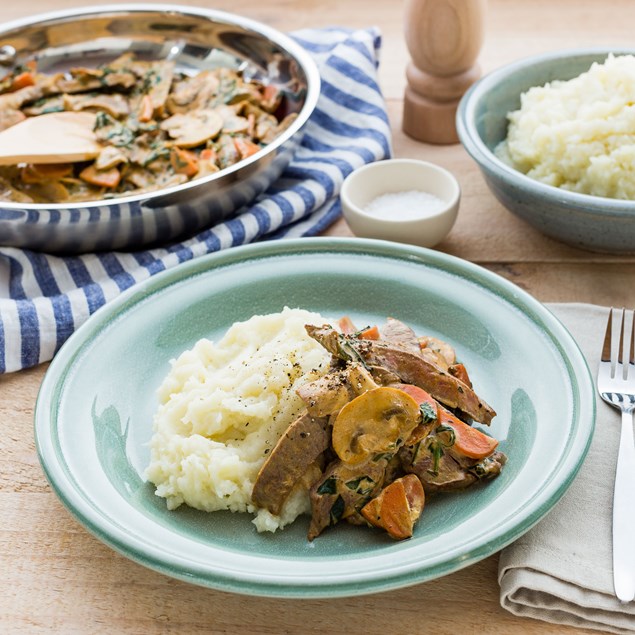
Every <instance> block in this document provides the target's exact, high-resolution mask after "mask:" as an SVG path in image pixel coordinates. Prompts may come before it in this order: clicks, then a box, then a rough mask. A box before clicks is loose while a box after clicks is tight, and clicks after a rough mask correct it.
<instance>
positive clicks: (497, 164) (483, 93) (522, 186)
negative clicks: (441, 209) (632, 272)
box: [457, 49, 635, 254]
mask: <svg viewBox="0 0 635 635" xmlns="http://www.w3.org/2000/svg"><path fill="white" fill-rule="evenodd" d="M609 53H613V54H615V55H624V54H634V53H635V49H633V50H610V49H593V50H572V51H560V52H555V53H548V54H545V55H538V56H534V57H530V58H526V59H523V60H520V61H518V62H515V63H513V64H510V65H508V66H504V67H503V68H500V69H498V70H496V71H494V72H492V73H490V74H489V75H486V76H485V77H483V78H482V79H481V80H479V81H478V82H477V83H476V84H474V85H473V86H472V87H471V88H470V89H469V90H468V91H467V92H466V93H465V95H464V96H463V99H462V100H461V103H460V104H459V108H458V111H457V131H458V135H459V139H460V140H461V143H462V144H463V146H464V147H465V149H466V150H467V152H468V153H469V154H470V156H471V157H472V158H473V159H474V160H475V161H476V163H477V164H478V166H479V168H480V169H481V172H482V174H483V177H484V178H485V181H486V183H487V185H488V186H489V188H490V190H491V191H492V193H493V194H494V196H496V198H497V199H498V200H499V201H500V202H501V203H502V204H503V205H504V206H505V207H506V208H507V209H508V210H509V211H510V212H511V213H512V214H515V215H516V216H518V217H519V218H521V219H523V220H524V221H526V222H527V223H529V224H530V225H531V226H532V227H534V228H536V229H537V230H538V231H540V232H542V233H543V234H545V235H546V236H550V237H551V238H555V239H556V240H559V241H561V242H563V243H567V244H568V245H572V246H574V247H579V248H581V249H587V250H590V251H596V252H603V253H615V254H618V253H620V254H625V253H631V254H633V253H635V201H631V200H619V199H612V198H604V197H600V196H591V195H588V194H579V193H577V192H569V191H567V190H563V189H560V188H558V187H554V186H551V185H546V184H544V183H541V182H539V181H535V180H534V179H531V178H529V177H528V176H525V175H524V174H523V173H522V172H519V171H518V170H515V169H514V168H512V167H510V166H509V165H507V164H505V163H504V162H502V161H501V160H500V159H499V158H498V157H496V155H495V154H494V149H495V148H496V146H497V145H498V144H499V143H500V142H501V141H503V140H504V139H505V137H506V136H507V124H508V121H507V114H508V113H509V112H511V111H513V110H517V109H518V108H519V107H520V95H521V93H523V92H525V91H527V90H528V89H529V88H531V87H532V86H542V85H544V84H546V83H547V82H550V81H553V80H568V79H572V78H574V77H577V76H578V75H580V74H581V73H583V72H585V71H587V70H588V69H589V68H590V67H591V65H592V64H593V63H594V62H603V61H604V60H605V59H606V58H607V56H608V55H609Z"/></svg>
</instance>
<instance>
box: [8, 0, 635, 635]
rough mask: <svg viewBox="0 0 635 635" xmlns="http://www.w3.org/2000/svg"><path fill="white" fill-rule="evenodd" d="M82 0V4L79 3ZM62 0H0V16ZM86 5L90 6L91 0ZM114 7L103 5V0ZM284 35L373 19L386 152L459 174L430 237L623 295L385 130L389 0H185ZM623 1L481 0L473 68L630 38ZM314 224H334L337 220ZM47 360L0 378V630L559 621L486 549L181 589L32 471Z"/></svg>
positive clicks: (605, 264) (541, 293)
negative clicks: (318, 585) (377, 573)
mask: <svg viewBox="0 0 635 635" xmlns="http://www.w3.org/2000/svg"><path fill="white" fill-rule="evenodd" d="M86 1H87V3H92V0H86ZM77 4H78V3H77V0H29V2H4V3H2V4H0V21H6V20H10V19H14V18H18V17H22V16H26V15H28V14H34V13H39V12H43V11H48V10H52V9H61V8H70V7H72V6H75V5H77ZM95 4H97V2H95ZM112 4H115V3H112ZM192 4H199V5H208V6H210V7H212V6H213V7H214V8H217V9H224V10H227V11H233V12H236V13H240V14H243V15H245V16H248V17H251V18H254V19H256V20H260V21H262V22H265V23H268V24H270V25H271V26H274V27H276V28H278V29H280V30H283V31H288V30H292V29H297V28H301V27H309V26H327V25H333V24H338V25H344V26H349V27H366V26H370V25H378V26H380V27H381V29H382V32H383V53H382V62H381V67H380V80H381V85H382V88H383V91H384V95H385V97H386V99H387V103H388V110H389V114H390V120H391V123H392V126H393V133H394V155H395V156H397V157H415V158H421V159H426V160H430V161H433V162H435V163H438V164H440V165H442V166H444V167H446V168H448V169H450V170H451V171H452V172H453V173H454V174H455V175H456V176H457V177H458V179H459V181H460V184H461V187H462V190H463V198H462V204H461V211H460V214H459V219H458V221H457V223H456V226H455V228H454V229H453V231H452V232H451V234H450V236H449V237H448V238H447V240H446V241H445V242H444V243H443V244H442V245H440V246H439V249H441V250H442V251H445V252H447V253H450V254H454V255H456V256H460V257H462V258H465V259H467V260H471V261H473V262H476V263H479V264H481V265H483V266H485V267H487V268H488V269H490V270H492V271H495V272H496V273H499V274H500V275H502V276H504V277H505V278H508V279H510V280H512V281H513V282H515V283H516V284H518V285H519V286H521V287H522V288H523V289H525V290H527V291H529V292H530V293H532V294H533V295H534V296H535V297H537V298H538V299H539V300H541V301H544V302H553V301H564V302H571V301H580V302H594V303H597V304H605V305H617V306H621V305H626V306H633V305H635V258H624V257H622V258H618V257H609V256H601V255H595V254H591V253H587V252H583V251H578V250H575V249H572V248H568V247H565V246H563V245H560V244H558V243H556V242H554V241H551V240H549V239H547V238H545V237H543V236H542V235H540V234H538V233H537V232H535V231H534V230H532V229H531V228H529V227H528V226H526V225H524V224H523V223H522V222H521V221H520V220H517V219H516V218H515V217H513V216H512V215H510V214H509V213H507V212H506V211H505V210H504V209H503V208H502V207H501V205H499V204H498V203H497V202H496V201H495V200H494V198H493V197H492V196H491V194H490V192H489V191H488V189H487V187H486V185H485V183H484V181H483V179H482V178H481V175H480V173H479V172H478V170H477V168H476V167H475V165H474V164H473V162H472V161H471V159H470V158H469V157H468V155H467V154H466V153H465V151H464V150H463V148H462V147H461V146H460V145H455V146H447V147H434V146H427V145H423V144H420V143H416V142H414V141H412V140H410V139H408V138H406V137H405V136H404V135H403V134H402V133H401V131H400V128H401V106H402V94H403V89H404V85H405V77H404V69H405V65H406V63H407V61H408V53H407V50H406V46H405V43H404V41H403V36H402V21H403V6H402V3H400V2H396V1H395V0H347V2H340V1H339V0H267V2H261V1H257V0H216V1H215V2H212V1H211V0H193V1H192ZM634 23H635V3H632V2H630V1H629V0H612V2H611V3H610V9H608V8H607V5H606V3H604V2H601V1H600V0H514V1H513V2H510V1H509V0H490V3H489V9H488V14H487V19H486V38H485V44H484V47H483V50H482V53H481V57H480V60H481V64H482V67H483V69H484V70H485V71H489V70H492V69H494V68H496V67H498V66H501V65H502V64H505V63H508V62H511V61H513V60H516V59H518V58H520V57H523V56H526V55H529V54H534V53H540V52H544V51H551V50H556V49H561V48H573V47H588V46H602V45H615V46H629V45H632V41H633V32H632V25H633V24H634ZM327 234H328V235H336V236H348V235H350V231H349V229H348V228H347V226H346V224H345V223H344V222H343V221H338V222H337V223H336V224H335V225H334V226H333V227H332V228H331V229H329V230H328V232H327ZM45 370H46V365H43V366H41V367H38V368H35V369H32V370H28V371H24V372H20V373H17V374H13V375H8V376H4V377H0V422H1V426H2V432H3V434H2V436H1V437H0V581H1V587H2V592H1V593H0V632H2V633H29V634H31V633H65V634H70V633H91V634H92V633H143V634H146V633H148V634H149V633H203V632H205V633H231V634H240V635H247V634H253V633H271V634H276V635H277V634H279V633H302V634H306V635H310V634H316V635H317V634H318V633H328V634H330V633H340V632H348V633H351V634H354V633H364V634H366V635H374V634H377V635H385V634H386V633H415V634H420V633H428V632H430V633H432V632H434V633H436V635H444V634H455V633H465V634H470V633H495V632H496V633H504V634H507V635H512V634H515V633H518V634H520V633H523V634H527V633H530V634H531V633H535V634H538V633H563V634H564V633H573V632H576V630H575V629H572V628H568V627H556V626H552V625H549V624H546V623H543V622H539V621H534V620H529V619H520V618H516V617H514V616H512V615H511V614H509V613H507V612H506V611H504V610H503V609H501V608H500V606H499V588H498V584H497V581H496V576H497V562H498V559H497V557H496V556H492V557H490V558H488V559H486V560H484V561H482V562H480V563H478V564H476V565H473V566H471V567H469V568H467V569H465V570H462V571H459V572H457V573H454V574H452V575H449V576H447V577H445V578H442V579H440V580H436V581H433V582H430V583H427V584H420V585H417V586H414V587H411V588H407V589H403V590H399V591H392V592H389V593H384V594H380V595H375V596H367V597H358V598H350V599H340V600H315V601H309V600H302V601H299V600H296V601H285V600H275V599H255V598H251V599H248V598H246V597H242V596H237V595H230V594H226V593H221V592H216V591H211V590H207V589H203V588H199V587H195V586H191V585H188V584H186V583H183V582H179V581H177V580H173V579H171V578H168V577H165V576H163V575H160V574H158V573H154V572H152V571H149V570H147V569H145V568H143V567H141V566H139V565H137V564H135V563H133V562H130V561H128V560H127V559H125V558H123V557H122V556H119V555H118V554H116V553H115V552H113V551H111V550H110V549H109V548H108V547H106V546H104V545H103V544H102V543H100V542H98V541H97V540H96V539H95V538H93V537H92V536H91V535H90V534H88V533H87V532H86V531H85V530H84V529H83V528H82V527H81V526H80V525H79V524H78V523H77V522H76V521H75V520H74V519H73V518H71V516H70V515H69V514H68V513H67V512H66V510H65V509H64V508H63V507H62V505H61V503H60V502H59V501H58V500H57V498H56V497H55V495H54V494H53V493H52V492H51V489H50V487H49V486H48V484H47V482H46V480H45V478H44V475H43V473H42V470H41V469H40V466H39V463H38V459H37V455H36V452H35V447H34V442H33V432H32V427H33V407H34V404H35V399H36V396H37V392H38V388H39V385H40V382H41V380H42V376H43V374H44V372H45Z"/></svg>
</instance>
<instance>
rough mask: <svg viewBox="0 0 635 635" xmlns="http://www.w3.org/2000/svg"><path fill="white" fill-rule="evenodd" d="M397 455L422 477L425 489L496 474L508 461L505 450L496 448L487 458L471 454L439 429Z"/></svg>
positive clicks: (435, 489) (445, 488) (455, 485)
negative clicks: (453, 444) (456, 445)
mask: <svg viewBox="0 0 635 635" xmlns="http://www.w3.org/2000/svg"><path fill="white" fill-rule="evenodd" d="M437 429H438V428H437ZM398 457H399V459H400V461H401V464H402V467H403V469H404V470H405V471H406V472H411V473H413V474H416V475H417V476H418V477H419V479H420V480H421V482H422V484H423V488H424V490H425V491H426V492H438V491H449V490H455V489H464V488H466V487H469V486H470V485H472V484H473V483H475V482H476V481H478V480H481V479H488V478H493V477H495V476H497V475H498V474H500V471H501V469H502V467H503V465H504V464H505V462H506V461H507V457H506V456H505V455H504V454H503V453H502V452H493V453H492V454H491V455H490V456H488V457H486V458H484V459H472V458H469V457H467V456H465V455H463V454H461V453H460V452H458V451H457V450H456V448H454V447H453V446H452V445H450V444H449V443H448V438H447V436H445V435H443V434H437V432H436V430H432V431H431V432H430V434H429V435H428V436H427V437H426V438H424V439H423V440H421V441H420V442H418V443H416V444H410V445H407V446H404V447H402V448H401V449H400V450H399V453H398Z"/></svg>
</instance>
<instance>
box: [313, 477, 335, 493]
mask: <svg viewBox="0 0 635 635" xmlns="http://www.w3.org/2000/svg"><path fill="white" fill-rule="evenodd" d="M336 492H337V481H336V480H335V478H334V477H333V476H330V477H329V478H327V479H326V480H325V481H324V483H322V485H320V487H318V488H317V493H318V494H320V496H323V495H324V494H335V493H336Z"/></svg>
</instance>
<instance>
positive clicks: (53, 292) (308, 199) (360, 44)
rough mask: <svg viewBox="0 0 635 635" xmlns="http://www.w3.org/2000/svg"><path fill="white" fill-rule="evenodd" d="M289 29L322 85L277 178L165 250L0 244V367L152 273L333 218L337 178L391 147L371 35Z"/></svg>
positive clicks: (37, 355)
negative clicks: (55, 251)
mask: <svg viewBox="0 0 635 635" xmlns="http://www.w3.org/2000/svg"><path fill="white" fill-rule="evenodd" d="M293 36H294V37H295V39H296V40H297V41H298V42H299V43H300V44H301V45H302V46H304V47H305V48H306V49H307V50H308V51H309V52H310V53H311V54H312V55H313V56H314V58H315V60H316V62H317V64H318V67H319V69H320V75H321V78H322V91H321V95H320V98H319V101H318V105H317V109H316V110H315V112H314V114H313V116H312V117H311V119H310V121H309V122H308V124H307V127H306V134H305V137H304V140H303V143H302V146H301V147H300V149H299V150H298V152H297V153H296V156H295V158H294V160H293V161H292V162H291V164H290V165H289V168H288V169H287V170H286V171H285V172H284V173H283V175H282V177H281V178H280V179H279V180H278V181H277V182H276V183H275V184H274V185H273V186H272V187H271V188H269V190H268V191H267V192H265V193H264V194H263V195H262V196H260V197H259V199H257V201H256V202H255V204H253V205H252V206H251V207H249V208H245V210H244V211H243V212H242V213H241V214H239V215H238V216H237V217H235V218H234V219H232V220H229V221H226V222H223V223H220V224H218V225H216V226H214V227H212V228H209V229H206V230H205V231H203V232H201V233H199V234H198V235H196V236H195V237H194V238H191V239H189V240H187V241H184V242H181V243H178V244H174V245H170V246H169V248H157V249H150V250H145V251H139V252H133V253H121V252H117V253H100V254H87V255H82V256H72V257H56V256H50V255H47V254H41V253H36V252H32V251H28V250H22V249H15V248H9V247H0V373H4V372H11V371H16V370H19V369H22V368H28V367H30V366H35V365H36V364H39V363H41V362H44V361H48V360H50V359H51V358H52V357H53V355H54V354H55V353H56V352H57V350H58V349H59V348H60V346H61V345H62V344H63V343H64V342H65V340H66V339H67V338H68V337H69V336H70V335H71V334H72V333H73V331H74V330H75V329H76V328H77V327H79V326H80V325H81V324H82V323H83V322H84V321H85V320H86V319H87V318H88V317H89V316H90V315H91V314H92V313H94V312H95V311H96V310H97V309H99V308H100V307H101V306H103V305H104V304H105V303H106V302H108V301H109V300H112V299H113V298H114V297H116V296H117V295H118V294H120V293H121V292H122V291H124V290H125V289H127V288H128V287H131V286H132V285H134V284H135V283H137V282H140V281H142V280H145V279H146V278H148V277H149V276H151V275H153V274H155V273H158V272H160V271H163V270H165V269H169V268H170V267H174V266H176V265H178V264H179V263H181V262H184V261H186V260H190V259H192V258H196V257H198V256H202V255H204V254H207V253H210V252H214V251H218V250H220V249H226V248H228V247H233V246H237V245H243V244H246V243H250V242H254V241H257V240H267V239H278V238H287V237H299V236H312V235H315V234H317V233H319V232H321V231H322V230H324V229H325V228H326V227H328V226H329V225H330V224H331V223H332V222H333V221H334V220H336V219H337V218H338V217H339V215H340V213H341V210H340V204H339V200H338V194H339V189H340V186H341V184H342V181H343V180H344V178H345V177H346V176H347V175H348V174H349V173H350V172H352V171H353V170H354V169H355V168H357V167H359V166H361V165H363V164H365V163H370V162H372V161H376V160H379V159H384V158H387V157H388V156H390V153H391V149H390V127H389V123H388V117H387V115H386V109H385V104H384V100H383V98H382V95H381V92H380V89H379V86H378V83H377V73H376V70H377V64H378V54H379V48H380V43H381V40H380V36H379V32H378V31H377V30H376V29H369V30H360V31H351V30H344V29H306V30H302V31H297V32H295V33H294V34H293Z"/></svg>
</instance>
